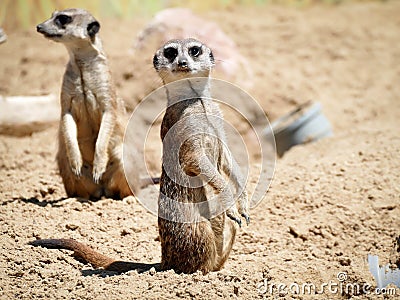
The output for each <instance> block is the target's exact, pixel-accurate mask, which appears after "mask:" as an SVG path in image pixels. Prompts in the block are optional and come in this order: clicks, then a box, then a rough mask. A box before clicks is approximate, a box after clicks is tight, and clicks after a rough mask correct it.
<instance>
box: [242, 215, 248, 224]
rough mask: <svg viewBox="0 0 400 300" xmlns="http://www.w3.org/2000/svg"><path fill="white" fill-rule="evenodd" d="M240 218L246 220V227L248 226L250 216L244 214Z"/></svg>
mask: <svg viewBox="0 0 400 300" xmlns="http://www.w3.org/2000/svg"><path fill="white" fill-rule="evenodd" d="M242 217H243V218H244V219H245V220H246V225H247V226H248V225H249V224H250V216H249V215H248V214H246V213H242Z"/></svg>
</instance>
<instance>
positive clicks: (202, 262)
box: [153, 39, 250, 273]
mask: <svg viewBox="0 0 400 300" xmlns="http://www.w3.org/2000/svg"><path fill="white" fill-rule="evenodd" d="M153 64H154V67H155V69H156V71H157V72H158V74H159V75H160V77H161V79H162V80H163V82H164V84H166V85H165V88H166V91H167V92H166V93H167V98H168V107H167V109H166V112H165V115H164V118H163V121H162V125H161V139H162V140H163V162H162V173H161V180H160V196H159V217H158V227H159V234H160V240H161V250H162V260H161V268H162V269H170V268H172V269H174V270H175V271H177V272H184V273H192V272H196V271H197V270H200V271H202V272H203V273H208V272H209V271H216V270H219V269H220V268H221V267H222V266H223V264H224V263H225V261H226V259H227V258H228V256H229V253H230V251H231V249H232V245H233V242H234V239H235V234H236V226H237V224H238V225H239V226H240V225H241V218H240V216H243V217H244V218H245V219H246V222H247V223H248V222H249V220H250V218H249V214H248V199H247V194H246V191H245V189H244V182H243V180H242V179H243V178H242V176H241V174H239V173H240V170H239V169H238V168H233V167H232V166H231V165H230V164H229V161H230V159H233V158H231V157H230V156H229V154H228V153H227V151H228V150H227V149H226V148H224V145H226V138H225V131H224V128H223V119H222V112H221V110H220V108H219V106H218V104H217V103H215V102H214V101H213V100H212V99H211V96H210V77H209V75H210V71H211V69H212V68H213V66H214V57H213V54H212V51H211V50H210V49H209V48H208V47H207V46H206V45H204V44H203V43H201V42H199V41H197V40H195V39H184V40H171V41H169V42H167V43H166V44H165V45H164V46H162V47H161V48H160V49H159V50H158V51H157V52H156V54H155V55H154V58H153ZM194 77H203V79H202V80H196V79H195V78H194ZM180 79H182V80H180ZM186 79H187V80H186ZM190 79H194V80H190ZM177 80H180V81H179V83H178V84H177V85H176V84H175V83H177V82H175V81H177ZM171 82H175V83H174V84H172V85H173V86H174V87H170V86H171V85H168V83H171ZM170 130H172V132H174V133H172V134H169V133H168V132H169V131H170ZM167 135H169V137H168V138H167ZM178 136H179V137H178ZM167 140H168V141H167ZM180 141H182V142H180ZM180 143H181V144H180ZM176 144H179V145H180V148H179V149H178V148H176V149H175V150H176V151H174V150H173V149H171V148H174V146H173V145H176ZM171 152H172V154H171ZM173 152H179V153H178V154H177V153H173ZM174 154H176V156H178V157H179V158H178V159H179V162H174V160H173V157H174ZM177 167H178V168H179V167H180V168H182V172H183V173H184V174H186V175H187V176H188V178H189V177H191V178H192V179H193V178H194V177H197V179H198V180H200V184H196V186H193V187H191V186H188V185H186V184H182V183H181V182H179V180H176V178H178V177H179V176H175V175H176V174H173V173H174V172H173V171H172V172H171V170H175V169H176V168H177ZM226 177H230V178H231V181H233V182H232V183H233V185H234V186H235V187H236V188H237V189H238V190H240V191H241V194H240V195H239V196H238V199H237V201H235V199H234V195H233V193H232V191H231V190H230V187H229V182H228V181H227V180H226V179H225V178H226ZM239 179H241V180H239ZM210 189H211V191H212V192H214V193H216V194H219V195H220V196H221V198H220V199H222V200H221V201H223V202H224V203H222V205H224V206H225V207H226V212H225V211H223V212H222V213H220V214H219V215H217V216H208V215H207V213H205V214H204V212H199V214H198V215H197V217H196V216H194V215H193V217H194V219H192V221H187V219H186V221H183V222H179V221H176V220H182V219H185V218H182V216H181V214H191V213H192V212H188V210H187V209H186V208H184V207H185V204H187V203H205V202H206V203H207V201H210V197H211V196H212V193H210V192H209V191H210ZM171 200H172V201H171ZM236 202H237V206H236ZM176 203H184V204H183V205H179V204H176ZM160 213H161V214H165V215H166V216H167V217H163V216H161V215H160ZM186 217H189V219H190V218H191V216H186ZM171 218H172V220H171ZM235 223H237V224H235Z"/></svg>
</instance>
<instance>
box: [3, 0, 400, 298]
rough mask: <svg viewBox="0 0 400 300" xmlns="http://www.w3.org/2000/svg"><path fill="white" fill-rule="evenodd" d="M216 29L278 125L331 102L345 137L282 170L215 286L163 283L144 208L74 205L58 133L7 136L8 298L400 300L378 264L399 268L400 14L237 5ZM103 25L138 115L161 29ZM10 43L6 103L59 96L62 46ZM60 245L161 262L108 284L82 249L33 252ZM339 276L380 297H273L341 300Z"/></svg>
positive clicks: (215, 14) (390, 9)
mask: <svg viewBox="0 0 400 300" xmlns="http://www.w3.org/2000/svg"><path fill="white" fill-rule="evenodd" d="M202 16H203V17H205V18H208V19H210V20H214V21H216V22H218V23H219V24H220V26H221V27H222V29H223V30H224V31H225V32H226V33H227V34H228V36H230V37H231V38H232V39H233V40H234V41H235V42H236V43H237V45H238V47H239V49H240V51H241V53H242V54H243V55H244V56H245V57H246V58H247V59H248V63H249V64H250V66H251V68H252V69H253V71H254V86H253V87H252V88H251V89H249V92H250V93H251V94H252V95H253V96H254V97H255V98H256V99H257V100H258V101H259V103H260V104H261V106H262V107H263V108H264V110H265V112H266V113H267V114H268V116H269V117H270V119H272V120H273V119H275V118H276V117H278V116H280V115H282V114H283V113H285V112H287V111H289V110H291V109H292V108H293V107H294V106H295V105H296V104H298V103H301V102H304V101H306V100H310V99H311V100H314V101H319V102H321V103H322V105H323V111H324V114H325V115H326V116H327V118H328V119H329V120H330V122H331V123H332V126H333V129H334V135H333V137H331V138H326V139H323V140H320V141H318V142H316V143H310V144H306V145H302V146H297V147H294V148H292V149H291V150H290V151H289V152H287V153H286V155H285V156H284V157H283V158H281V159H278V160H277V166H276V171H275V176H274V179H273V182H272V186H271V188H270V190H269V192H268V194H267V195H266V197H265V198H264V199H263V201H262V202H261V203H260V205H258V206H257V207H256V208H254V209H252V211H251V215H252V222H251V224H250V225H249V226H244V227H243V228H242V229H241V230H240V232H239V234H238V236H237V239H236V243H235V244H234V247H233V251H232V253H231V255H230V257H229V259H228V261H227V263H226V265H225V267H224V268H223V269H222V270H221V271H219V272H213V273H210V274H207V275H205V276H203V275H202V274H199V273H196V274H191V275H182V274H176V273H175V272H174V271H172V270H170V271H165V272H155V271H154V270H153V269H151V267H152V266H153V264H156V263H158V262H159V261H160V244H159V242H158V241H157V240H156V238H157V235H158V233H157V218H156V217H155V216H154V215H152V214H150V213H149V212H147V211H146V210H145V209H144V208H143V207H142V206H141V205H140V204H139V203H138V202H137V201H136V199H135V198H133V197H129V198H126V199H124V200H123V201H118V200H112V199H104V200H100V201H97V202H92V201H85V200H82V199H75V198H73V199H67V198H66V195H65V192H64V190H63V186H62V184H61V180H60V177H59V175H58V171H57V168H56V164H55V149H56V131H57V126H56V125H54V126H50V128H48V129H46V130H44V131H42V132H38V133H34V134H32V135H31V136H27V137H12V136H4V135H3V136H0V201H1V206H0V235H1V239H0V241H1V242H0V247H1V252H0V298H1V299H37V298H44V299H66V298H68V299H133V298H144V299H152V298H160V299H171V298H207V299H215V298H240V299H258V298H282V299H291V298H295V299H315V298H318V299H342V298H344V299H347V298H352V299H375V298H377V299H384V298H391V299H395V298H396V297H399V295H400V290H399V289H397V290H396V293H397V296H393V295H392V296H383V295H375V294H374V293H373V289H374V288H375V286H376V284H375V280H374V278H373V277H372V275H371V274H370V272H369V268H368V263H367V255H368V254H376V255H379V258H380V262H381V263H388V262H389V258H390V256H391V255H393V253H392V251H393V242H394V240H395V237H396V236H398V235H399V234H400V231H399V230H400V185H399V183H400V182H399V175H400V174H399V172H400V157H399V156H400V152H399V149H400V135H399V132H398V128H399V125H400V123H399V122H400V121H399V120H400V104H399V103H400V102H399V98H400V85H399V82H400V43H399V40H400V2H398V1H389V2H384V3H368V2H367V3H361V4H347V5H341V6H335V7H331V6H329V7H328V6H314V7H309V8H305V9H291V8H283V7H274V6H266V7H263V6H259V7H251V8H242V7H232V8H230V9H229V10H224V11H212V12H207V13H204V14H203V15H202ZM100 21H101V22H102V25H103V26H102V30H101V36H102V39H103V42H104V45H105V49H106V52H107V53H108V56H109V59H110V62H111V67H112V71H113V75H114V78H115V81H116V83H117V87H118V92H119V94H120V95H121V96H122V97H123V98H124V99H125V100H127V101H128V102H129V103H130V104H131V105H135V104H136V103H137V102H139V100H140V99H141V97H143V96H144V95H145V94H146V93H147V92H148V89H149V86H150V87H151V86H152V85H155V86H156V85H157V84H159V80H158V79H157V77H156V74H155V73H154V72H153V71H152V66H151V55H149V57H147V58H146V60H145V64H142V65H140V64H139V63H138V62H139V61H143V59H142V58H140V57H134V56H132V54H130V52H129V48H130V47H131V46H132V44H133V41H134V39H135V36H136V34H137V33H138V32H139V30H140V29H141V28H143V26H144V25H145V24H146V23H147V22H148V19H144V18H143V19H136V20H125V21H116V20H100ZM5 29H6V31H7V34H8V37H9V40H8V41H7V42H6V43H5V44H3V45H1V46H0V70H1V72H0V94H1V95H40V94H47V93H59V90H60V82H61V77H62V74H63V71H64V66H65V63H66V61H67V53H66V51H65V49H64V48H63V46H62V45H58V44H55V43H52V42H50V41H47V40H45V39H44V38H42V37H41V36H40V35H39V34H37V33H36V32H35V30H34V28H32V29H31V30H26V31H22V30H11V29H10V28H5ZM238 84H239V85H240V82H239V83H238ZM154 145H158V141H154ZM157 151H159V150H157ZM157 151H155V152H157ZM158 159H159V158H158V157H157V158H155V160H158ZM252 176H255V175H254V174H251V178H250V180H253V179H254V178H252ZM154 197H157V194H155V195H154ZM48 237H56V238H75V239H77V240H80V241H82V242H85V243H87V244H89V245H91V246H92V247H94V248H96V249H99V250H100V251H101V252H103V253H105V254H107V255H110V256H112V257H115V258H119V259H122V260H127V261H133V262H139V263H146V264H149V266H148V270H147V271H145V272H144V273H140V274H139V273H138V272H137V271H130V272H128V273H125V274H115V273H111V272H106V271H103V270H95V269H93V268H92V267H91V266H90V265H87V264H83V263H81V262H79V261H77V260H75V259H74V257H73V256H72V255H71V253H70V252H68V251H60V250H48V249H42V248H33V247H31V246H28V245H27V243H28V242H29V241H32V240H34V239H35V238H48ZM339 272H345V273H346V274H347V280H346V281H345V283H352V284H358V285H359V286H360V287H362V285H363V284H364V283H367V284H369V285H370V286H372V288H371V294H366V293H364V292H363V291H362V290H360V291H357V289H355V290H354V291H352V290H351V289H347V290H346V289H344V288H343V289H340V287H339V291H338V292H336V293H331V292H330V291H329V290H328V287H326V288H325V290H324V292H323V294H322V295H320V294H315V293H314V291H313V293H312V295H304V294H302V293H301V291H300V294H297V295H296V294H293V293H291V292H290V291H288V289H286V290H285V291H286V292H288V293H287V294H285V293H284V292H285V291H283V292H281V293H278V292H277V291H276V288H274V289H273V293H272V294H270V293H269V291H267V292H266V293H259V292H263V290H262V289H263V286H262V285H260V283H263V282H265V280H266V283H267V284H269V286H270V285H271V284H272V283H273V284H275V285H277V284H279V283H283V284H286V285H290V284H291V283H297V284H299V285H300V286H301V285H302V284H304V283H310V284H314V285H316V286H317V287H318V291H317V292H320V285H321V284H323V283H326V284H329V283H331V287H333V290H334V287H335V286H334V285H332V283H333V284H338V283H339V281H338V279H337V274H338V273H339ZM292 288H293V287H292Z"/></svg>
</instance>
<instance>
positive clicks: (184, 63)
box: [178, 59, 188, 68]
mask: <svg viewBox="0 0 400 300" xmlns="http://www.w3.org/2000/svg"><path fill="white" fill-rule="evenodd" d="M178 66H179V67H181V68H187V66H188V62H187V60H186V59H180V60H179V61H178Z"/></svg>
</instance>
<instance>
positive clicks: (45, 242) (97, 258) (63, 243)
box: [29, 239, 115, 270]
mask: <svg viewBox="0 0 400 300" xmlns="http://www.w3.org/2000/svg"><path fill="white" fill-rule="evenodd" d="M29 245H32V246H35V247H37V246H41V247H44V248H49V249H66V250H72V251H74V256H75V257H77V258H80V259H82V260H84V261H85V262H88V263H90V264H92V265H93V266H94V267H95V268H103V269H106V270H108V269H109V267H110V266H111V265H112V264H113V263H114V262H115V260H114V259H112V258H110V257H107V256H105V255H103V254H101V253H99V252H97V251H95V250H93V249H92V248H90V247H89V246H87V245H85V244H83V243H80V242H78V241H76V240H74V239H39V240H36V241H32V242H29Z"/></svg>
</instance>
